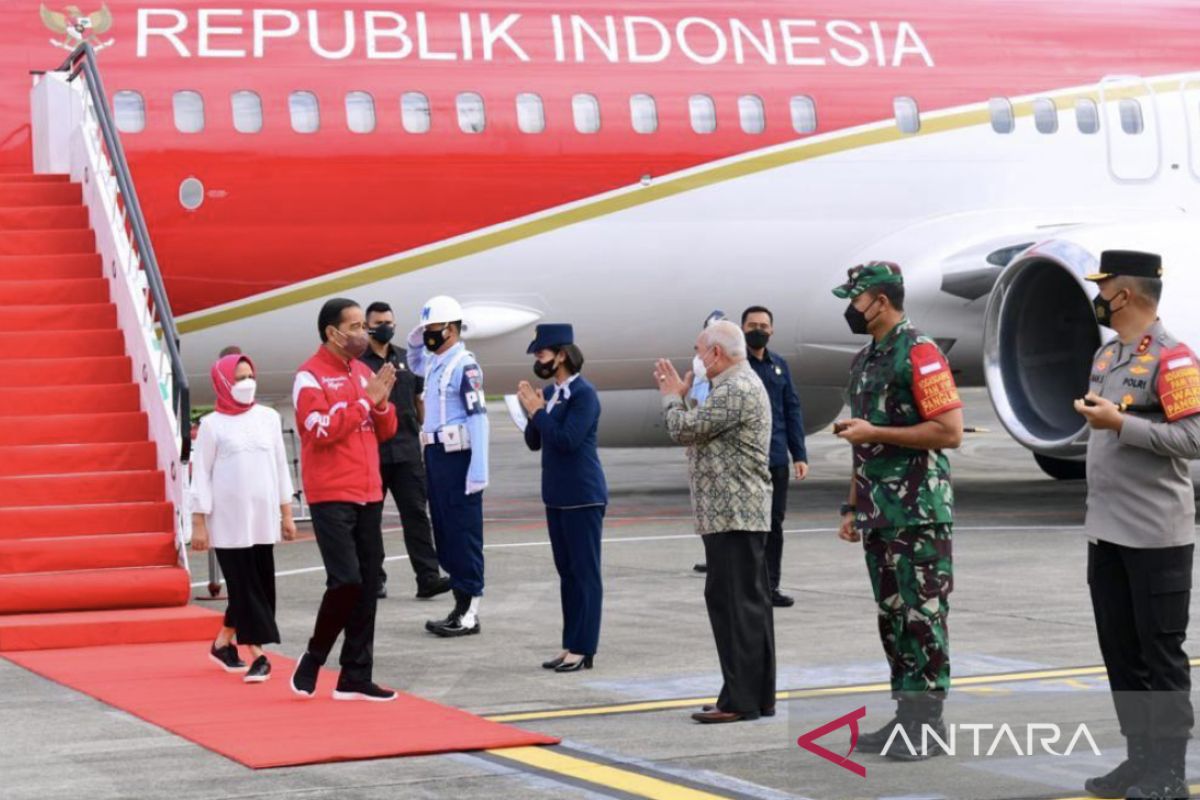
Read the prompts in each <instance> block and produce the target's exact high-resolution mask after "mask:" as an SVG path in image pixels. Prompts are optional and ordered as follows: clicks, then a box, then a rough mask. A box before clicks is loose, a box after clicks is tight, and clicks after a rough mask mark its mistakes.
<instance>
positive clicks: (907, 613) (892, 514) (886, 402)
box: [834, 264, 962, 694]
mask: <svg viewBox="0 0 1200 800" xmlns="http://www.w3.org/2000/svg"><path fill="white" fill-rule="evenodd" d="M852 273H854V271H852ZM889 276H890V277H889ZM892 279H894V281H893V280H892ZM899 280H900V276H899V275H898V274H896V275H890V272H889V271H888V270H887V269H886V265H882V264H870V265H867V266H866V267H864V268H863V269H862V270H861V271H859V272H858V273H857V278H856V276H855V275H854V274H852V277H851V280H850V281H849V282H848V283H847V284H846V285H844V286H841V287H838V289H835V290H834V294H835V295H837V296H839V297H843V298H854V297H857V296H858V295H859V294H861V293H862V292H863V291H866V289H869V288H871V287H872V286H878V285H880V284H883V283H888V282H899ZM846 401H847V403H848V404H849V406H850V412H851V416H852V417H854V418H856V419H863V420H866V421H867V422H870V423H871V424H872V425H877V426H883V427H911V426H913V425H918V424H920V423H921V422H924V421H926V420H929V419H932V418H934V417H936V416H938V415H940V414H943V413H945V412H947V411H951V410H953V409H956V408H961V407H962V402H961V400H960V399H959V397H958V390H957V388H956V387H955V384H954V379H953V377H952V376H951V374H950V368H949V364H948V363H947V362H946V358H945V356H944V355H942V352H941V350H940V349H939V348H938V346H937V345H936V344H935V343H934V342H933V340H932V339H930V338H929V337H927V336H925V335H923V334H922V333H920V332H919V331H918V330H917V329H916V328H914V327H913V326H912V323H910V322H909V321H908V320H907V319H904V320H902V321H901V322H900V323H899V324H898V325H897V326H896V327H895V328H894V329H893V330H892V331H891V332H890V333H888V335H887V336H886V337H885V338H884V339H883V340H882V341H879V342H872V343H871V344H870V345H868V346H867V347H865V348H864V349H863V350H862V351H861V352H859V354H858V355H857V356H856V357H855V359H854V363H853V365H852V366H851V368H850V383H849V386H848V387H847V396H846ZM854 487H855V488H854V495H855V526H856V527H857V528H859V529H860V530H861V531H862V533H863V549H864V551H865V553H866V562H867V571H868V573H869V575H870V578H871V588H872V590H873V591H874V594H875V601H876V603H877V610H878V617H879V636H880V640H881V641H882V643H883V649H884V653H885V654H886V655H887V659H888V664H889V666H890V667H891V683H892V691H893V693H894V694H899V693H902V692H920V693H923V692H932V691H938V692H945V691H946V690H948V689H949V688H950V640H949V632H948V629H947V623H946V617H947V614H948V613H949V610H950V605H949V595H950V591H951V589H952V588H953V585H954V582H953V572H952V561H951V530H952V523H953V506H954V490H953V488H952V487H951V484H950V464H949V461H948V460H947V458H946V456H945V454H944V453H942V452H941V451H940V450H934V451H929V450H912V449H909V448H904V447H896V446H892V445H881V444H863V445H858V446H856V447H854Z"/></svg>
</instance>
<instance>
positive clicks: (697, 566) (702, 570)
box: [692, 562, 708, 573]
mask: <svg viewBox="0 0 1200 800" xmlns="http://www.w3.org/2000/svg"><path fill="white" fill-rule="evenodd" d="M692 569H693V570H694V571H696V572H699V573H705V572H708V564H706V563H703V562H702V563H699V564H693V565H692Z"/></svg>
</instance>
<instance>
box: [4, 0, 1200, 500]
mask: <svg viewBox="0 0 1200 800" xmlns="http://www.w3.org/2000/svg"><path fill="white" fill-rule="evenodd" d="M95 4H99V5H100V8H98V9H95V8H93V5H95ZM0 24H2V28H0V30H3V33H2V34H0V41H2V46H0V81H5V82H6V87H5V88H4V90H3V91H0V170H7V171H17V170H23V171H28V170H29V169H30V165H31V155H30V153H31V142H30V136H31V133H30V130H31V129H30V109H29V100H28V91H27V89H28V83H29V80H30V79H29V73H30V72H31V71H36V70H46V69H53V68H55V67H56V66H57V64H58V63H60V62H61V60H62V59H63V58H64V57H65V55H66V52H65V50H67V49H70V47H72V46H74V44H76V43H77V42H78V41H81V40H87V41H91V42H93V43H94V44H95V45H97V46H102V47H103V49H102V51H101V52H99V55H98V61H99V65H100V68H101V71H102V73H103V76H104V80H105V84H106V86H107V88H108V90H109V92H110V94H111V97H110V100H111V103H112V105H113V108H114V112H115V116H116V119H117V124H118V127H119V128H120V129H121V136H122V141H123V143H124V147H125V150H126V152H127V154H128V157H129V161H130V165H131V170H132V173H133V177H134V181H135V183H136V187H137V191H138V194H139V195H140V198H141V205H142V207H143V208H144V209H145V211H146V215H147V221H148V227H149V229H150V232H151V235H152V237H153V240H154V245H155V249H156V250H157V252H158V256H159V261H160V263H161V265H162V268H163V272H164V275H165V280H166V285H167V288H168V293H169V296H170V300H171V303H172V306H173V308H174V311H175V314H176V316H177V318H178V321H179V328H180V331H181V333H182V336H183V352H184V358H185V363H186V365H187V369H188V372H189V374H190V375H191V377H192V382H193V385H194V387H195V391H196V394H197V396H198V397H199V398H200V399H201V400H202V399H203V396H204V393H205V390H206V387H207V371H208V366H209V364H210V363H211V362H212V360H213V359H214V358H215V356H216V354H217V352H218V351H219V350H221V349H222V348H223V347H225V346H227V345H231V344H236V345H239V346H241V347H243V348H244V349H246V350H247V351H249V352H251V353H253V355H254V356H255V357H256V360H257V364H258V366H259V370H260V374H259V376H258V377H259V385H260V392H261V393H262V394H263V395H264V396H267V397H273V398H277V399H278V401H279V403H280V405H281V406H282V407H286V406H287V405H288V403H287V398H288V396H289V393H290V387H291V383H292V376H293V373H294V370H295V367H296V365H298V364H299V363H301V362H302V361H303V360H304V359H305V358H306V357H307V356H308V355H309V354H310V352H311V351H312V350H313V349H314V348H315V347H316V346H317V336H316V333H317V332H316V330H315V321H316V316H317V309H318V308H319V306H320V304H321V303H322V302H323V301H324V300H325V299H327V298H329V297H331V296H336V295H346V296H350V297H352V298H355V299H357V300H358V301H359V302H360V303H362V304H363V305H364V306H365V305H366V304H367V303H369V302H371V301H373V300H385V301H388V302H390V303H391V304H392V305H393V307H394V308H395V309H396V311H397V315H398V317H399V319H400V325H399V327H400V328H401V332H403V331H404V330H405V329H406V327H407V325H406V321H411V323H413V324H415V323H416V322H417V319H418V313H419V309H420V308H421V306H422V304H423V303H424V301H425V300H426V299H427V298H429V297H431V296H433V295H437V294H449V295H452V296H454V297H455V298H457V299H458V300H459V301H460V302H462V304H463V305H464V308H465V314H466V320H465V321H466V324H467V331H466V334H467V340H468V344H469V346H470V347H471V348H472V350H473V351H474V352H475V353H476V354H477V355H478V357H479V360H480V363H481V364H482V365H483V367H484V372H485V375H486V378H485V383H486V388H487V390H488V391H489V392H491V393H508V392H512V391H513V390H514V389H515V385H516V383H517V381H518V380H520V379H523V378H526V377H528V373H529V367H530V364H529V357H528V356H526V355H525V347H526V344H527V343H528V342H529V341H530V339H531V338H532V337H531V335H532V330H533V327H534V325H535V324H536V323H538V322H560V321H561V322H572V323H574V325H575V329H576V336H577V341H579V342H580V344H581V346H582V349H583V351H584V353H585V354H586V356H587V367H586V369H587V371H588V374H589V376H590V377H591V378H592V379H593V381H594V382H595V383H596V384H597V385H598V386H599V387H600V388H601V389H602V392H603V398H602V400H603V403H604V417H603V423H602V428H601V444H603V445H608V446H633V445H645V444H659V443H664V442H665V436H664V434H663V430H662V424H661V419H660V412H659V404H658V400H657V393H656V392H655V391H654V390H653V389H652V388H651V386H652V381H651V379H650V376H651V366H652V363H653V359H654V358H655V357H657V356H661V355H667V356H672V357H678V359H679V364H680V366H682V365H683V364H684V363H685V362H686V361H687V360H688V359H690V356H691V352H692V344H693V341H694V338H695V336H696V334H697V332H698V331H699V329H700V327H701V323H702V321H703V319H704V318H705V316H706V315H707V314H709V313H710V312H711V311H712V310H713V309H714V308H720V309H724V310H725V311H726V312H727V313H729V314H731V315H733V316H735V317H736V315H737V314H738V313H739V312H740V310H741V309H742V308H744V307H746V306H748V305H751V304H764V305H766V306H769V307H770V308H771V309H772V310H773V312H774V314H775V318H776V333H775V336H774V338H773V339H772V341H771V344H770V347H771V349H772V350H774V351H775V352H778V353H780V354H781V355H783V356H784V357H786V358H787V359H788V361H789V363H790V365H791V367H792V370H793V374H794V376H795V377H796V379H797V382H798V384H799V386H798V389H799V392H800V395H801V398H802V401H803V404H804V411H805V416H806V425H807V427H808V428H809V430H810V431H814V430H817V429H821V428H824V427H825V426H827V425H828V424H829V423H830V422H831V421H832V420H833V419H834V418H835V417H836V416H837V415H838V414H839V412H840V410H841V408H842V405H843V402H842V401H843V398H842V392H843V386H844V381H845V377H846V370H847V367H848V364H849V361H850V358H851V357H852V354H853V353H854V352H855V351H856V350H858V349H859V348H860V347H861V346H862V345H863V344H864V341H863V340H862V339H861V338H860V337H856V336H854V335H852V334H851V333H850V332H849V331H848V330H847V328H846V325H845V322H844V320H843V319H842V311H843V309H844V303H843V302H842V301H838V300H836V299H835V298H834V297H833V296H832V295H831V294H830V288H831V287H833V286H834V285H836V284H838V283H840V282H841V281H842V280H844V276H845V271H846V269H847V268H848V267H850V266H852V265H854V264H857V263H860V262H863V261H866V260H870V259H885V260H890V261H895V262H898V263H900V264H901V265H902V267H903V268H904V271H905V276H906V283H907V288H908V303H907V306H908V310H909V313H910V316H911V317H912V318H913V319H914V321H915V322H916V323H917V325H918V326H919V327H920V328H921V329H923V330H924V331H925V332H927V333H928V334H930V335H931V336H934V337H935V338H936V339H937V340H938V341H939V342H940V343H941V345H942V347H943V348H944V349H945V350H946V351H947V353H948V355H949V358H950V361H951V364H952V367H953V368H954V370H955V372H956V374H957V378H958V381H959V383H960V385H963V386H973V385H984V384H985V383H986V385H987V386H988V387H989V390H990V393H991V395H992V399H993V403H994V404H995V406H996V409H997V411H998V412H999V415H1000V418H1001V420H1002V421H1003V422H1004V424H1005V426H1006V427H1007V428H1008V429H1009V431H1010V432H1012V433H1013V434H1014V435H1015V436H1016V438H1017V440H1018V441H1020V442H1021V443H1022V444H1023V445H1025V446H1026V447H1028V448H1030V449H1031V450H1032V451H1033V452H1034V453H1035V454H1036V455H1037V456H1038V462H1039V464H1041V466H1042V468H1043V469H1045V470H1046V471H1047V472H1049V473H1050V474H1052V475H1056V476H1058V477H1068V476H1070V475H1071V474H1072V473H1073V472H1076V471H1077V466H1076V463H1077V461H1078V459H1079V458H1080V457H1081V456H1082V452H1083V450H1082V448H1083V441H1085V435H1084V433H1085V432H1084V430H1083V422H1082V420H1081V419H1080V418H1078V417H1077V416H1075V415H1074V414H1073V412H1070V410H1069V409H1070V399H1071V398H1072V397H1074V396H1075V395H1076V394H1079V393H1081V392H1082V387H1083V386H1085V385H1086V370H1087V365H1088V364H1089V363H1090V359H1091V357H1092V354H1093V352H1094V351H1095V348H1096V347H1098V346H1099V344H1100V341H1101V337H1103V336H1105V335H1108V334H1107V332H1106V331H1104V330H1102V329H1100V328H1099V327H1098V326H1097V324H1096V322H1095V319H1094V318H1093V317H1091V316H1090V311H1089V310H1088V304H1087V301H1088V296H1089V295H1088V293H1089V292H1090V291H1094V290H1093V289H1092V288H1091V287H1089V286H1088V285H1086V284H1084V283H1083V282H1082V281H1081V280H1079V276H1080V275H1081V274H1082V273H1083V272H1086V271H1087V269H1086V263H1087V262H1088V259H1089V258H1090V259H1093V260H1094V258H1095V257H1096V255H1097V254H1098V251H1097V250H1096V249H1095V247H1096V246H1098V244H1097V243H1099V242H1112V243H1113V244H1114V245H1116V244H1124V245H1125V246H1128V244H1127V243H1128V242H1129V241H1132V240H1133V239H1136V240H1138V241H1142V242H1144V244H1145V247H1146V248H1147V249H1152V250H1153V249H1156V247H1158V245H1159V244H1160V243H1161V241H1160V240H1159V239H1158V238H1156V234H1155V233H1154V232H1155V231H1157V230H1160V229H1161V226H1163V225H1166V226H1173V227H1172V228H1171V230H1172V231H1173V233H1171V234H1170V236H1171V237H1173V238H1172V239H1171V241H1172V242H1173V244H1172V248H1173V250H1172V253H1173V254H1174V255H1172V256H1170V257H1169V258H1168V262H1167V264H1168V275H1167V294H1168V297H1174V298H1185V297H1188V296H1194V291H1193V287H1192V285H1191V284H1192V282H1193V281H1194V280H1195V278H1194V277H1193V275H1194V274H1195V270H1192V269H1191V264H1190V263H1188V261H1187V256H1188V255H1190V253H1193V252H1195V251H1196V244H1197V242H1196V237H1195V234H1194V233H1192V232H1191V230H1194V229H1195V222H1194V217H1193V208H1194V207H1195V205H1196V201H1197V200H1198V199H1200V71H1197V70H1200V63H1198V61H1200V59H1198V57H1197V56H1196V55H1195V52H1194V50H1195V48H1194V42H1195V41H1196V40H1197V38H1200V36H1198V34H1200V17H1197V15H1196V14H1195V13H1194V12H1193V9H1192V8H1190V7H1189V6H1188V4H1180V3H1177V2H1171V1H1170V0H1146V2H1138V3H1129V2H1117V1H1116V0H1089V1H1088V2H1086V3H1085V2H1045V1H1044V0H969V2H968V1H967V0H921V2H914V3H904V4H901V3H895V2H884V0H851V1H850V2H845V3H840V4H838V5H837V6H836V9H835V8H834V7H832V6H830V5H829V4H827V3H812V2H803V1H802V0H801V1H800V2H797V1H795V0H793V1H791V2H782V1H780V0H764V1H763V2H758V3H754V4H750V5H745V4H720V3H712V2H705V3H700V2H693V1H692V0H681V2H678V3H671V4H668V5H663V4H658V5H655V6H652V7H646V6H645V5H644V4H640V3H633V2H629V1H628V0H584V1H582V2H575V3H571V4H556V3H552V2H547V0H511V2H507V3H497V2H493V1H492V0H480V2H475V3H471V4H456V3H450V2H445V0H432V1H431V2H427V3H424V4H412V3H404V2H382V0H380V1H378V2H377V1H376V0H336V2H334V1H331V0H310V2H307V3H304V4H293V3H291V2H288V1H287V0H279V1H278V2H274V1H273V2H258V1H257V0H231V1H230V2H222V3H220V4H213V3H208V2H201V1H197V0H162V2H157V3H153V4H149V3H145V2H137V1H135V0H102V1H101V0H96V2H95V3H93V4H92V5H87V6H86V7H78V6H71V7H67V8H61V9H60V8H57V7H55V6H53V4H51V5H50V6H46V5H44V4H41V3H35V2H32V0H19V2H9V3H5V4H4V5H3V7H2V8H0ZM1156 226H1157V227H1156ZM1106 231H1107V232H1108V233H1106ZM1121 231H1123V232H1124V233H1123V234H1122V235H1120V236H1118V235H1117V233H1119V232H1121ZM1164 235H1166V234H1164ZM1064 253H1066V254H1069V256H1068V255H1063V254H1064ZM1022 276H1023V277H1022ZM1047 276H1048V277H1047ZM989 306H990V308H989ZM1180 307H1181V306H1180ZM1169 326H1170V327H1171V328H1172V329H1173V332H1174V333H1175V334H1176V335H1177V336H1179V337H1180V338H1182V339H1183V340H1184V341H1189V340H1191V341H1197V340H1200V318H1197V317H1196V315H1190V316H1188V315H1185V314H1175V315H1173V316H1172V317H1171V318H1170V319H1169ZM985 345H986V349H985ZM1042 345H1044V348H1045V349H1044V350H1043V349H1042V347H1041V346H1042ZM1079 375H1083V376H1085V377H1084V378H1083V379H1082V382H1081V381H1080V380H1078V376H1079ZM1077 384H1078V385H1077Z"/></svg>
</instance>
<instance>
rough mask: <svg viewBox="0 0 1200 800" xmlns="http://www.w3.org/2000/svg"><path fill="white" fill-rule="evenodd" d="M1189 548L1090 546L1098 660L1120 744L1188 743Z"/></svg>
mask: <svg viewBox="0 0 1200 800" xmlns="http://www.w3.org/2000/svg"><path fill="white" fill-rule="evenodd" d="M1194 548H1195V545H1191V544H1189V545H1182V546H1179V547H1163V548H1155V549H1148V548H1136V547H1125V546H1123V545H1119V544H1113V543H1112V542H1104V541H1101V542H1093V543H1091V544H1089V545H1088V587H1089V589H1090V590H1091V595H1092V610H1093V611H1094V612H1095V616H1096V632H1097V633H1098V634H1099V638H1100V652H1101V653H1102V654H1103V655H1104V666H1105V667H1106V668H1107V670H1108V682H1109V685H1110V688H1111V690H1112V693H1113V703H1114V705H1115V706H1116V710H1117V719H1118V721H1119V722H1120V723H1121V733H1122V734H1123V735H1125V736H1127V737H1128V736H1146V737H1150V738H1153V739H1176V738H1187V737H1188V736H1189V735H1190V734H1191V730H1192V722H1193V712H1192V701H1191V694H1190V692H1191V688H1192V679H1191V671H1190V666H1189V664H1188V657H1187V653H1185V652H1184V651H1183V641H1184V639H1185V638H1186V636H1187V626H1188V603H1189V602H1190V600H1191V594H1192V593H1191V589H1192V554H1193V550H1194Z"/></svg>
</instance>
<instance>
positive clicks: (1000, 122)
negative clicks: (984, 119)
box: [988, 97, 1016, 133]
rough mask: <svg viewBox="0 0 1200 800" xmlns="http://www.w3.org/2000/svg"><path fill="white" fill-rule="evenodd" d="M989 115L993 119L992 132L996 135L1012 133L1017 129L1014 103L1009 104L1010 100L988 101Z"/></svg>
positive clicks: (994, 98)
mask: <svg viewBox="0 0 1200 800" xmlns="http://www.w3.org/2000/svg"><path fill="white" fill-rule="evenodd" d="M988 113H989V114H990V115H991V118H992V130H994V131H995V132H996V133H1012V132H1013V129H1014V128H1016V119H1015V118H1014V117H1013V107H1012V103H1010V102H1008V98H1005V97H993V98H992V99H991V100H988Z"/></svg>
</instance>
